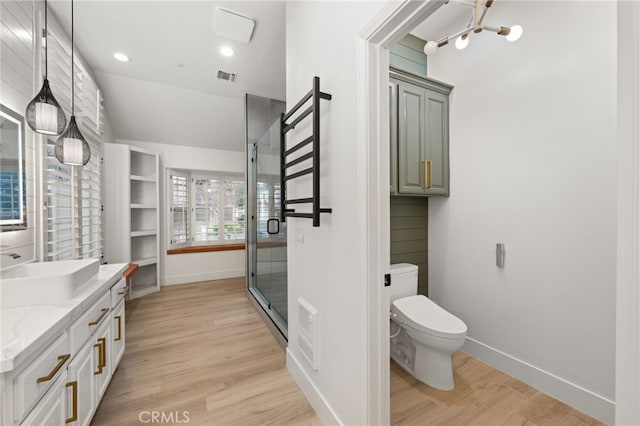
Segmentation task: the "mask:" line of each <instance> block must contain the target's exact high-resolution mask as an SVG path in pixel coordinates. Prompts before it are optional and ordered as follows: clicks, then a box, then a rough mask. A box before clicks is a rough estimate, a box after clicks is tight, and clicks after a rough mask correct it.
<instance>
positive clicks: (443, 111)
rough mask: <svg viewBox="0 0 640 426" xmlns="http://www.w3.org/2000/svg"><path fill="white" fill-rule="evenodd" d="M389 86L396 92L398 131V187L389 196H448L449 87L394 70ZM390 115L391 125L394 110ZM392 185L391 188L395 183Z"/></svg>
mask: <svg viewBox="0 0 640 426" xmlns="http://www.w3.org/2000/svg"><path fill="white" fill-rule="evenodd" d="M390 82H391V84H392V85H394V86H395V88H396V96H397V116H396V117H395V118H396V120H397V122H396V125H397V128H398V131H397V187H396V189H395V191H396V192H394V190H392V191H391V193H392V194H397V195H415V196H432V195H440V196H448V195H449V93H450V92H451V89H452V87H451V86H449V85H447V84H444V83H440V82H437V81H434V80H429V79H423V78H417V77H415V76H410V75H405V74H403V73H400V72H396V71H393V70H392V71H391V78H390ZM391 114H392V117H391V122H392V123H393V121H394V115H395V113H394V109H393V108H392V109H391ZM393 127H394V126H393V125H392V126H391V128H392V131H393ZM392 141H393V138H392ZM392 143H393V142H392ZM392 154H393V151H392ZM392 157H393V155H392ZM392 162H393V158H392ZM392 169H393V164H392ZM391 182H392V184H393V183H394V179H392V180H391Z"/></svg>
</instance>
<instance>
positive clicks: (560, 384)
mask: <svg viewBox="0 0 640 426" xmlns="http://www.w3.org/2000/svg"><path fill="white" fill-rule="evenodd" d="M462 351H464V352H466V353H468V354H469V355H471V356H473V357H474V358H477V359H479V360H480V361H482V362H484V363H486V364H489V365H491V366H492V367H495V368H497V369H498V370H500V371H502V372H504V373H507V374H508V375H510V376H512V377H515V378H516V379H518V380H520V381H521V382H524V383H526V384H528V385H529V386H531V387H533V388H535V389H537V390H539V391H541V392H544V393H546V394H547V395H550V396H552V397H554V398H556V399H558V400H560V401H562V402H564V403H565V404H567V405H570V406H571V407H574V408H576V409H577V410H580V411H582V412H583V413H585V414H588V415H590V416H591V417H595V418H596V419H598V420H600V421H602V422H604V423H606V424H608V425H612V424H614V418H615V402H613V401H611V400H609V399H607V398H605V397H603V396H601V395H598V394H595V393H593V392H591V391H589V390H587V389H585V388H583V387H581V386H578V385H576V384H575V383H571V382H569V381H567V380H565V379H563V378H561V377H558V376H556V375H554V374H551V373H549V372H547V371H544V370H541V369H540V368H538V367H535V366H533V365H531V364H529V363H527V362H525V361H522V360H520V359H517V358H514V357H512V356H511V355H508V354H506V353H504V352H501V351H499V350H498V349H495V348H492V347H491V346H487V345H485V344H484V343H480V342H478V341H477V340H474V339H471V338H469V337H467V340H466V341H465V343H464V346H463V347H462Z"/></svg>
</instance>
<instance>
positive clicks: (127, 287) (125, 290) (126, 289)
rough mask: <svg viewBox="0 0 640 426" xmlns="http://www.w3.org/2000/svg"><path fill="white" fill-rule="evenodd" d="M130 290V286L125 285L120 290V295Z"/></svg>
mask: <svg viewBox="0 0 640 426" xmlns="http://www.w3.org/2000/svg"><path fill="white" fill-rule="evenodd" d="M128 291H129V286H126V287H123V288H122V290H121V291H119V292H118V296H124V295H125V294H127V292H128Z"/></svg>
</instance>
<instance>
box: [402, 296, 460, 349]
mask: <svg viewBox="0 0 640 426" xmlns="http://www.w3.org/2000/svg"><path fill="white" fill-rule="evenodd" d="M391 316H392V318H393V319H394V320H396V321H398V322H399V323H400V324H402V325H403V326H405V327H410V328H412V329H414V330H416V331H420V332H422V333H426V334H430V335H432V336H437V337H441V338H444V339H457V338H460V337H464V336H465V335H466V333H467V325H466V324H465V323H464V322H463V321H462V320H461V319H460V318H458V317H456V316H455V315H452V314H451V313H449V312H447V311H445V310H444V309H442V308H441V307H440V306H438V305H436V304H435V303H433V301H431V300H429V299H428V298H427V297H425V296H423V295H417V296H409V297H403V298H401V299H397V300H394V301H393V303H392V304H391Z"/></svg>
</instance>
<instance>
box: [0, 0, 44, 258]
mask: <svg viewBox="0 0 640 426" xmlns="http://www.w3.org/2000/svg"><path fill="white" fill-rule="evenodd" d="M0 7H1V11H0V16H1V17H2V19H1V21H2V27H3V29H2V43H1V44H0V63H1V65H2V71H1V72H0V103H2V104H3V105H4V106H5V107H7V108H9V109H11V110H13V111H15V112H16V113H18V114H19V115H21V116H23V117H24V113H25V109H26V107H27V104H28V103H29V102H30V101H31V99H32V98H33V95H35V92H34V84H33V80H34V68H35V66H34V60H33V36H32V34H33V26H34V10H33V3H32V2H21V1H3V2H2V4H0ZM5 30H6V31H5ZM41 83H42V82H40V84H41ZM35 90H36V91H37V90H40V86H38V87H37V88H36V89H35ZM24 124H25V131H24V135H25V141H24V142H25V151H24V152H25V163H26V164H25V165H26V176H27V182H26V184H27V229H26V230H24V231H15V232H2V233H0V253H17V254H19V255H20V256H21V257H20V258H18V259H14V258H13V257H10V256H5V255H0V269H2V268H4V267H8V266H13V265H16V264H19V263H23V262H26V261H30V260H33V259H34V258H35V232H36V231H35V230H36V215H35V169H36V165H35V149H34V137H33V135H34V133H33V132H32V131H31V129H30V128H29V126H28V125H27V123H26V120H25V123H24ZM0 155H2V154H1V153H0Z"/></svg>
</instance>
